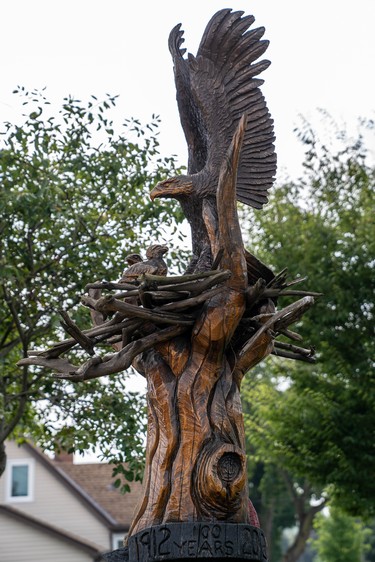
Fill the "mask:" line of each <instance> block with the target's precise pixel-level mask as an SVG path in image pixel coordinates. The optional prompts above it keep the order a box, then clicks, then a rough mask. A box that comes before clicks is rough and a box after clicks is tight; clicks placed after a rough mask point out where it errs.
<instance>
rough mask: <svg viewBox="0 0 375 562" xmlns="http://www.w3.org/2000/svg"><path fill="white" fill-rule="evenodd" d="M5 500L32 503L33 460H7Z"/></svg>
mask: <svg viewBox="0 0 375 562" xmlns="http://www.w3.org/2000/svg"><path fill="white" fill-rule="evenodd" d="M7 469H8V470H7V472H8V478H7V500H8V501H9V502H17V501H19V502H21V501H32V500H33V496H34V460H33V459H22V460H9V461H8V466H7Z"/></svg>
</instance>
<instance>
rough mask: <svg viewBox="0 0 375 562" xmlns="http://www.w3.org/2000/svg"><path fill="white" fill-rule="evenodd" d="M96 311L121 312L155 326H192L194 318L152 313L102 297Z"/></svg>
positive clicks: (110, 297) (109, 297)
mask: <svg viewBox="0 0 375 562" xmlns="http://www.w3.org/2000/svg"><path fill="white" fill-rule="evenodd" d="M95 308H96V310H99V311H100V312H105V313H107V312H121V313H122V314H124V316H128V317H130V318H143V319H144V320H148V321H149V322H153V323H155V324H176V325H179V326H192V325H193V324H194V318H192V317H188V316H179V315H178V314H166V313H164V312H163V313H160V312H154V311H150V310H148V309H145V308H140V307H139V306H134V305H133V304H127V303H125V302H122V301H120V300H118V299H115V298H113V297H112V296H108V297H102V298H101V299H99V300H98V301H97V303H96V305H95Z"/></svg>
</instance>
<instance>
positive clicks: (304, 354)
mask: <svg viewBox="0 0 375 562" xmlns="http://www.w3.org/2000/svg"><path fill="white" fill-rule="evenodd" d="M285 352H286V353H289V354H290V353H291V354H292V355H293V357H290V358H291V359H293V358H296V359H299V360H300V361H308V362H309V363H315V361H316V359H315V349H314V348H313V347H311V348H310V349H306V348H304V347H299V346H297V345H293V344H291V343H286V342H283V341H275V343H274V351H273V353H274V355H280V356H282V357H289V355H285ZM283 353H284V355H283Z"/></svg>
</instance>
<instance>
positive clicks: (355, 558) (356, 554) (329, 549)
mask: <svg viewBox="0 0 375 562" xmlns="http://www.w3.org/2000/svg"><path fill="white" fill-rule="evenodd" d="M314 528H315V530H316V532H317V537H316V538H315V539H314V540H313V541H312V545H313V548H314V549H315V550H316V552H317V555H318V556H317V560H318V562H361V560H363V554H364V551H365V542H366V536H367V534H368V530H367V529H365V528H364V526H363V525H362V524H361V523H360V522H358V521H357V520H355V519H354V518H353V517H351V516H350V515H347V514H346V513H344V512H343V511H340V510H339V509H338V508H335V507H333V508H331V509H330V513H329V515H325V514H323V513H320V514H319V515H318V516H317V518H316V522H315V525H314Z"/></svg>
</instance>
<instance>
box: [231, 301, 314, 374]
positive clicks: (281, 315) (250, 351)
mask: <svg viewBox="0 0 375 562" xmlns="http://www.w3.org/2000/svg"><path fill="white" fill-rule="evenodd" d="M313 303H314V299H313V298H312V297H304V298H303V299H300V300H298V301H296V302H294V303H292V304H290V305H289V306H287V307H286V308H284V309H282V310H280V311H279V312H275V313H274V314H272V315H271V317H270V318H269V319H268V320H266V322H264V324H262V326H261V328H259V330H257V331H256V333H255V334H254V335H253V336H252V337H251V338H250V339H249V340H248V341H247V343H245V345H244V346H243V347H242V349H241V350H240V351H239V353H238V363H237V365H238V368H239V369H240V370H242V371H244V372H245V371H246V370H248V369H249V368H250V365H253V360H254V349H256V348H257V347H258V346H259V342H260V341H261V340H263V339H264V338H263V335H266V333H269V330H271V329H272V330H273V331H279V330H280V329H284V328H285V327H286V326H288V325H289V324H292V323H293V322H296V321H297V320H298V319H299V318H300V317H301V316H302V315H303V314H304V313H305V312H306V310H307V309H308V308H310V306H312V305H313ZM266 343H267V342H265V345H266Z"/></svg>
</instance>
